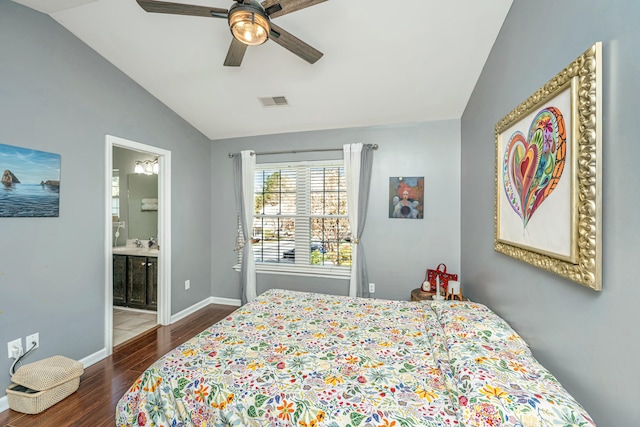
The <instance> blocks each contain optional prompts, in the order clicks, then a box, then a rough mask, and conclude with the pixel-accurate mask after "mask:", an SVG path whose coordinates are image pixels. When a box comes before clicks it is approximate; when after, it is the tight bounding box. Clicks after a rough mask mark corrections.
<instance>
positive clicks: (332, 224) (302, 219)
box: [252, 161, 351, 266]
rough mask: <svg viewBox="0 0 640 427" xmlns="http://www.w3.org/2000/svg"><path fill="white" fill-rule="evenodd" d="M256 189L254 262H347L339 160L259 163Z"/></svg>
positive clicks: (343, 184)
mask: <svg viewBox="0 0 640 427" xmlns="http://www.w3.org/2000/svg"><path fill="white" fill-rule="evenodd" d="M254 191H255V212H254V213H255V215H254V222H253V229H252V236H253V241H254V255H255V259H256V262H258V263H272V264H286V265H291V264H294V265H302V266H305V265H306V266H315V265H317V266H321V265H323V266H327V265H330V266H350V265H351V243H350V238H351V235H350V228H349V221H348V218H347V193H346V182H345V175H344V167H343V166H342V162H336V161H333V162H308V163H300V164H293V165H276V164H263V165H257V166H256V172H255V187H254Z"/></svg>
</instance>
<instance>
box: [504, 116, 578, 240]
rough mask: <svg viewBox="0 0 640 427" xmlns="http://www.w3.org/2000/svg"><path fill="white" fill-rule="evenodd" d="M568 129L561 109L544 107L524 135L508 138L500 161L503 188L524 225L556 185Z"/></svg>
mask: <svg viewBox="0 0 640 427" xmlns="http://www.w3.org/2000/svg"><path fill="white" fill-rule="evenodd" d="M566 144H567V132H566V128H565V124H564V118H563V117H562V113H561V112H560V110H558V109H557V108H554V107H547V108H545V109H543V110H540V111H539V112H538V114H536V116H535V117H534V119H533V121H532V122H531V127H530V128H529V133H528V135H527V137H526V138H525V136H524V135H523V134H522V132H520V131H516V132H514V133H513V135H511V137H510V138H509V142H508V144H507V146H506V149H505V152H504V159H503V163H502V177H503V178H502V179H503V183H504V191H505V195H506V197H507V200H508V201H509V204H510V205H511V207H512V208H513V210H514V211H515V213H516V214H518V216H519V217H520V218H521V219H522V224H523V227H525V228H526V226H527V224H528V223H529V220H530V219H531V217H532V216H533V214H534V213H535V212H536V210H537V209H538V208H539V207H540V205H542V203H543V202H544V201H545V200H546V199H547V197H549V195H550V194H551V193H552V192H553V190H554V189H555V188H556V187H557V186H558V183H559V182H560V177H561V176H562V171H563V170H564V162H565V156H566V153H567V149H566Z"/></svg>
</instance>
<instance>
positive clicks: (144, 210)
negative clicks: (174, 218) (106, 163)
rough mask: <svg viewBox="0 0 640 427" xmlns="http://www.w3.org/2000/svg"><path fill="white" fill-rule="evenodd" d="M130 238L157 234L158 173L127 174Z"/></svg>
mask: <svg viewBox="0 0 640 427" xmlns="http://www.w3.org/2000/svg"><path fill="white" fill-rule="evenodd" d="M127 190H128V195H127V202H128V212H129V227H128V228H129V232H128V233H127V234H128V236H129V238H130V239H141V240H142V239H144V240H147V239H149V237H157V236H158V175H142V174H129V175H127Z"/></svg>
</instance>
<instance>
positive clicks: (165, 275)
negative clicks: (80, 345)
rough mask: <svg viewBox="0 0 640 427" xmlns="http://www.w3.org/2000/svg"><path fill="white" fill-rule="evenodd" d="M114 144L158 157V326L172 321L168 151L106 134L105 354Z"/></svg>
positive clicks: (109, 332) (108, 346) (109, 336)
mask: <svg viewBox="0 0 640 427" xmlns="http://www.w3.org/2000/svg"><path fill="white" fill-rule="evenodd" d="M113 147H121V148H126V149H130V150H135V151H140V152H143V153H147V154H152V155H157V156H158V167H159V168H158V242H159V244H160V248H161V250H160V251H159V252H158V310H157V321H158V323H159V324H161V325H169V324H170V323H171V151H169V150H165V149H162V148H158V147H154V146H151V145H146V144H142V143H139V142H135V141H130V140H128V139H124V138H119V137H117V136H113V135H106V137H105V159H106V160H105V180H104V182H105V184H104V194H105V202H106V209H105V228H104V232H105V248H104V253H105V256H104V259H105V314H104V316H105V322H104V323H105V331H104V346H105V350H106V355H107V356H109V355H111V354H112V353H113V258H112V250H111V247H112V245H113V243H112V235H113V218H112V215H111V213H112V208H113V206H112V198H111V178H112V174H113V172H112V171H113Z"/></svg>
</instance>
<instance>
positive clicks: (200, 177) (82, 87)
mask: <svg viewBox="0 0 640 427" xmlns="http://www.w3.org/2000/svg"><path fill="white" fill-rule="evenodd" d="M0 58H2V59H1V60H0V61H1V63H2V65H1V66H0V142H1V143H3V144H9V145H17V146H21V147H28V148H33V149H38V150H44V151H48V152H53V153H58V154H60V155H61V156H62V165H61V187H60V216H59V217H58V218H0V239H1V242H2V247H3V248H4V249H3V251H2V252H3V254H2V257H0V345H1V348H3V349H6V343H7V342H8V341H10V340H13V339H16V338H22V340H23V342H24V338H25V336H26V335H28V334H31V333H34V332H39V333H40V348H39V349H38V350H36V351H35V352H34V353H33V354H32V355H30V356H29V357H28V359H27V360H26V362H30V361H35V360H38V359H41V358H44V357H47V356H51V355H55V354H60V355H64V356H67V357H71V358H74V359H81V358H84V357H86V356H88V355H91V354H93V353H95V352H98V351H100V350H101V349H103V348H104V312H105V298H104V293H105V284H104V276H105V271H104V270H105V267H104V263H105V244H106V243H105V236H104V218H105V209H106V207H105V195H104V180H105V160H104V152H105V134H112V135H115V136H119V137H123V138H127V139H130V140H133V141H137V142H140V143H143V144H148V145H154V146H157V147H160V148H163V149H167V150H171V152H172V161H173V177H172V186H173V194H172V195H173V199H172V204H173V206H172V215H173V218H172V219H173V226H172V237H173V247H172V254H173V260H172V282H173V283H174V284H175V283H177V284H178V285H175V286H173V290H172V313H176V312H179V311H180V310H182V309H184V308H186V307H189V306H191V305H193V304H194V303H196V302H199V301H201V300H203V299H205V298H207V297H208V296H210V295H211V285H210V284H211V270H210V267H209V260H210V259H211V245H210V240H209V239H210V235H211V208H210V205H211V203H210V193H211V162H210V158H211V143H210V141H209V140H208V139H207V138H205V137H204V136H203V135H202V134H200V133H199V132H197V131H196V130H194V128H193V127H191V126H190V125H189V124H187V123H186V122H185V121H183V120H181V119H180V118H179V117H177V116H176V114H175V113H173V112H172V111H170V110H169V109H168V108H166V107H165V106H164V105H163V104H161V103H160V102H159V101H158V100H157V99H155V98H153V97H151V96H150V95H149V94H148V93H147V92H145V91H144V90H143V89H142V88H140V87H139V86H138V85H137V84H136V83H134V82H133V81H131V80H130V79H129V78H127V77H126V76H124V75H123V74H122V73H121V72H120V71H119V70H117V69H116V68H115V67H113V66H112V65H111V64H109V63H108V62H107V61H105V60H104V59H103V58H102V57H100V56H98V55H97V54H96V53H95V52H94V51H93V50H92V49H90V48H89V47H87V46H86V45H85V44H83V43H82V42H80V41H79V40H78V39H77V38H76V37H75V36H73V35H72V34H71V33H69V32H68V31H67V30H65V29H64V28H62V27H61V26H60V25H59V24H57V23H56V22H55V21H53V20H52V19H51V18H50V17H48V16H46V15H43V14H41V13H38V12H35V11H33V10H31V9H28V8H26V7H23V6H21V5H18V4H16V3H13V2H11V1H8V0H0ZM0 167H1V165H0ZM185 279H191V289H190V290H189V291H185V290H184V287H183V286H180V284H182V283H184V280H185ZM2 354H5V355H6V352H5V353H2ZM0 355H1V354H0ZM0 361H1V362H0V396H2V395H4V389H5V387H6V386H7V385H8V384H9V376H8V370H9V365H10V360H9V359H7V358H6V356H4V357H0Z"/></svg>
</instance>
